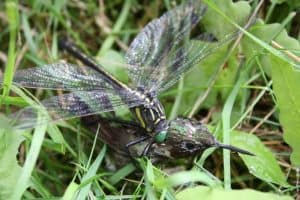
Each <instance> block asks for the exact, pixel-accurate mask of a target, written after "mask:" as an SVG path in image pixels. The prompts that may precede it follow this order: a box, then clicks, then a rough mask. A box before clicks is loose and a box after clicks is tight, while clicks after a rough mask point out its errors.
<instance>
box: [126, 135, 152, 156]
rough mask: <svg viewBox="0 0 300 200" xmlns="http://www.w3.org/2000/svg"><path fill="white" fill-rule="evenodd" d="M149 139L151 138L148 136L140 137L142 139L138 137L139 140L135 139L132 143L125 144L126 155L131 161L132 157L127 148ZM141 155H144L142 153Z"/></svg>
mask: <svg viewBox="0 0 300 200" xmlns="http://www.w3.org/2000/svg"><path fill="white" fill-rule="evenodd" d="M150 137H151V136H149V135H145V136H142V137H140V138H138V139H136V140H133V141H131V142H129V143H127V144H126V145H125V149H126V151H127V153H128V155H129V156H130V157H131V158H132V159H133V157H132V155H131V153H130V151H129V148H130V147H131V146H133V145H136V144H139V143H141V142H144V141H146V140H148V139H149V138H150ZM147 146H148V145H147ZM143 153H144V151H143ZM143 153H142V155H143Z"/></svg>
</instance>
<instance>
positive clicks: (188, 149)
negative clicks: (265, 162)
mask: <svg viewBox="0 0 300 200" xmlns="http://www.w3.org/2000/svg"><path fill="white" fill-rule="evenodd" d="M164 143H165V144H166V146H168V147H170V149H169V153H170V155H171V156H172V157H174V158H182V157H188V156H194V155H197V154H200V153H202V152H203V151H204V150H206V149H208V148H209V147H220V148H226V149H229V150H232V151H235V152H239V153H244V154H248V155H253V154H252V153H250V152H248V151H245V150H242V149H239V148H237V147H233V146H231V145H225V144H222V143H220V142H218V141H217V140H216V138H215V137H214V136H213V135H212V134H211V132H210V131H209V130H208V129H207V127H206V126H205V125H204V124H202V123H201V122H199V121H196V120H193V119H188V118H177V119H175V120H171V121H170V122H169V126H168V134H167V137H166V140H165V141H164Z"/></svg>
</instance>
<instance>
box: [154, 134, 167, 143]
mask: <svg viewBox="0 0 300 200" xmlns="http://www.w3.org/2000/svg"><path fill="white" fill-rule="evenodd" d="M166 137H167V131H161V132H159V133H157V134H156V136H155V137H154V139H155V142H157V143H162V142H164V141H165V139H166Z"/></svg>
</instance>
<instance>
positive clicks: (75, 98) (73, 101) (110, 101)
mask: <svg viewBox="0 0 300 200" xmlns="http://www.w3.org/2000/svg"><path fill="white" fill-rule="evenodd" d="M142 103H143V102H142V101H141V99H140V98H138V96H136V95H132V94H131V93H128V91H126V90H124V91H113V90H112V91H105V90H95V91H74V92H72V93H68V94H64V95H60V96H54V97H51V98H49V99H46V100H44V101H42V107H43V109H45V111H47V112H46V113H47V114H44V116H43V120H42V121H41V122H42V123H46V122H49V121H57V120H61V119H69V118H74V117H82V116H88V115H93V114H99V113H103V112H109V111H114V110H118V109H120V108H128V107H129V108H130V107H134V106H137V105H140V104H142ZM37 109H39V110H41V107H39V106H29V107H26V108H24V109H23V110H21V111H19V112H17V113H14V114H13V116H11V119H12V120H13V126H14V127H16V128H19V129H27V128H33V127H34V126H35V124H36V122H37V117H38V110H37Z"/></svg>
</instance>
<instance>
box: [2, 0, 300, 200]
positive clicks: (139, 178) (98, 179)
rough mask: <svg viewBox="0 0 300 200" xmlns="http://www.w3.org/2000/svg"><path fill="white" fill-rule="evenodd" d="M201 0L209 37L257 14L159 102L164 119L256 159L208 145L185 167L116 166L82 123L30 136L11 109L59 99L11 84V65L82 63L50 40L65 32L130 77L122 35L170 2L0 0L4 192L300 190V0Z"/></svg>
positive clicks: (165, 195)
mask: <svg viewBox="0 0 300 200" xmlns="http://www.w3.org/2000/svg"><path fill="white" fill-rule="evenodd" d="M204 2H205V3H206V4H207V5H208V7H209V9H210V10H211V13H210V14H208V15H207V16H206V17H205V19H204V20H203V22H204V27H205V28H206V29H208V30H210V31H211V32H212V33H214V34H215V35H216V36H218V34H221V33H222V32H224V30H229V29H230V27H232V26H234V25H235V24H245V23H246V22H247V20H248V17H249V16H251V14H253V13H254V14H256V15H255V16H256V17H257V18H258V19H257V21H256V22H255V24H253V25H252V27H251V28H250V29H249V30H247V31H248V32H245V33H244V37H243V38H242V40H241V41H240V42H239V43H237V46H236V48H234V49H233V51H228V46H227V47H222V48H220V49H219V50H217V51H216V52H214V53H213V54H212V55H211V56H209V58H207V59H205V60H204V61H203V62H201V63H200V64H199V65H197V66H195V67H194V68H193V69H192V71H191V72H189V73H187V74H186V75H185V77H184V78H183V79H182V80H181V81H180V83H179V84H178V85H177V86H175V87H173V88H172V89H170V90H168V91H167V92H166V93H164V94H163V95H162V96H161V100H162V102H163V105H164V106H165V108H166V111H167V113H168V117H169V118H174V117H176V116H178V115H181V116H190V117H194V118H196V119H199V120H200V119H201V120H203V121H204V122H206V123H209V124H210V125H211V127H212V130H214V133H215V134H216V137H218V138H219V139H220V140H223V141H225V142H229V141H230V142H231V144H233V145H236V146H239V147H241V148H244V149H247V150H249V151H251V152H253V153H254V154H255V155H256V156H255V157H249V156H243V155H234V154H229V152H227V151H224V152H223V153H222V152H221V151H215V149H208V150H206V151H205V152H204V153H203V154H202V155H199V157H197V158H195V159H194V160H193V162H192V164H193V165H191V164H187V163H186V162H185V161H182V160H181V161H180V160H179V161H173V162H171V163H170V164H168V165H167V166H168V167H167V168H166V166H165V165H162V166H160V165H157V166H156V165H155V166H154V165H152V164H151V162H150V161H148V160H147V159H141V167H140V168H141V169H135V166H134V165H132V164H127V165H125V166H124V167H123V168H122V169H119V170H118V171H116V172H112V171H111V170H109V169H108V167H107V165H108V164H107V163H108V161H107V157H108V156H107V152H108V150H107V148H106V145H103V144H102V143H101V141H99V140H97V137H96V136H95V133H94V132H91V131H89V130H88V129H86V127H83V126H81V125H80V123H78V122H79V121H78V119H74V120H69V121H67V122H61V123H59V124H58V125H53V124H52V125H51V124H41V125H38V126H36V127H35V129H34V130H33V132H31V131H16V130H14V129H12V128H11V127H9V123H8V122H7V116H8V115H9V113H12V112H15V111H17V110H19V109H20V108H22V107H24V106H27V105H29V104H34V101H35V100H36V99H44V98H47V97H50V96H52V95H57V93H56V92H53V91H45V90H30V93H29V92H28V91H26V90H21V89H20V88H17V87H16V86H13V85H12V84H11V82H12V77H13V75H14V72H15V70H17V69H24V68H27V67H32V66H39V65H42V64H45V63H54V62H58V60H60V59H63V58H66V59H67V60H68V62H72V63H78V61H76V60H74V59H71V58H67V57H66V56H64V54H63V53H61V52H60V51H59V50H58V48H57V41H58V38H59V37H61V36H62V35H63V36H66V35H67V36H68V37H70V38H72V39H73V40H74V41H75V42H76V43H77V44H78V45H79V46H80V47H81V48H82V49H83V50H84V51H85V52H86V53H87V54H88V55H90V56H92V57H94V58H95V59H96V60H97V61H98V62H99V63H101V64H102V65H104V66H105V67H107V69H106V70H108V71H110V72H111V73H113V74H114V75H115V76H117V77H118V78H119V79H120V80H122V81H124V82H128V81H129V80H128V77H127V73H126V69H124V68H120V67H118V66H119V65H120V63H121V64H122V63H124V60H123V56H124V52H125V51H126V49H127V48H128V45H129V44H130V41H132V39H133V38H134V37H135V36H136V34H137V33H138V32H139V31H140V30H141V28H142V27H144V26H145V25H146V24H147V23H148V22H149V21H150V20H152V19H154V18H156V17H158V16H160V15H161V14H162V13H164V12H165V11H166V10H168V9H171V8H172V7H174V5H175V4H176V2H175V1H170V0H164V1H159V0H154V1H146V0H145V1H138V0H124V1H121V0H114V1H104V0H99V1H92V0H87V1H79V0H71V1H61V0H52V1H40V0H28V1H13V0H6V1H1V2H0V44H1V45H0V63H1V64H0V67H1V71H0V73H2V75H1V76H2V77H3V78H2V80H3V85H2V87H3V90H2V95H1V99H0V103H1V113H3V115H1V118H0V127H1V128H0V138H1V139H0V199H21V198H22V199H140V198H144V199H175V198H176V199H195V197H200V196H201V198H202V199H240V198H241V197H242V198H243V199H293V198H299V196H298V197H297V195H299V177H300V175H299V167H300V132H299V130H300V90H299V85H300V72H299V69H300V66H299V63H300V57H299V56H300V52H299V50H300V44H299V41H300V12H299V9H300V2H299V1H298V0H269V1H268V0H265V1H263V0H261V1H259V0H251V1H232V0H223V1H217V0H205V1H204ZM178 3H179V2H177V4H178ZM78 64H79V63H78ZM4 86H5V87H4ZM32 94H33V95H32ZM58 94H59V92H58ZM213 152H214V153H213ZM128 174H130V175H129V176H128ZM230 188H233V190H230ZM245 188H248V189H247V190H241V189H245Z"/></svg>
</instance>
